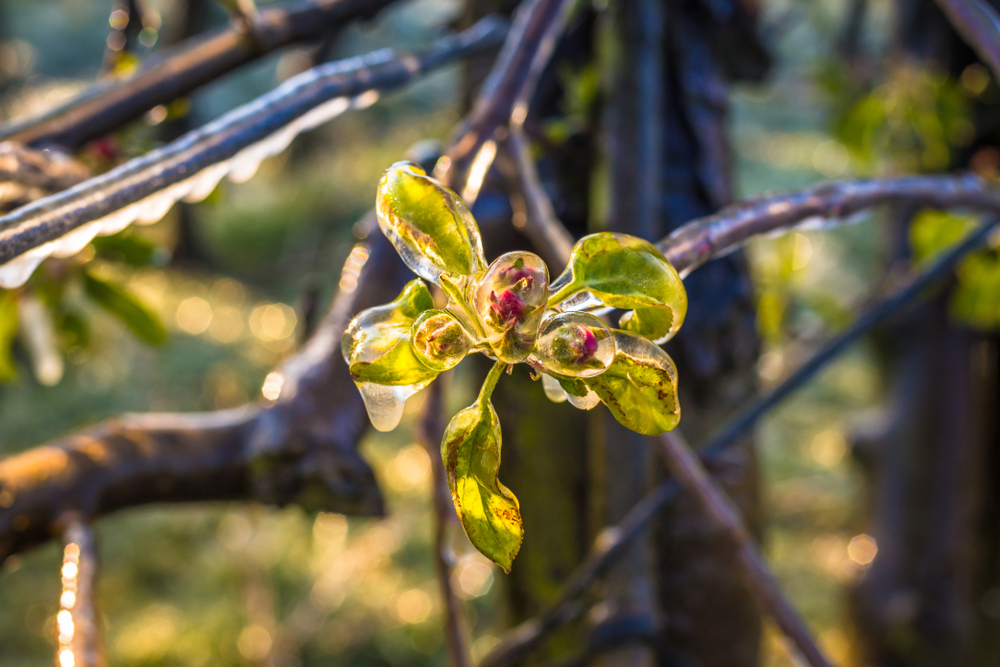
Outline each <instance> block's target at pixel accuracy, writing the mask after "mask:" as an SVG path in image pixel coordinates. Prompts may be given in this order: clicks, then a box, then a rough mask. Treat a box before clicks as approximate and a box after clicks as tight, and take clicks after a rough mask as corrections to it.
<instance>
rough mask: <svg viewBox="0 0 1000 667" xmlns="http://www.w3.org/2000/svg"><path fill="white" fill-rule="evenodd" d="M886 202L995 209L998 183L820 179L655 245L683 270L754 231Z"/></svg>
mask: <svg viewBox="0 0 1000 667" xmlns="http://www.w3.org/2000/svg"><path fill="white" fill-rule="evenodd" d="M889 203H907V204H914V205H922V206H927V207H930V208H937V209H963V208H964V209H971V210H976V211H983V212H993V213H996V212H1000V188H997V187H996V186H994V185H992V184H991V183H989V182H988V181H986V180H984V179H982V178H979V177H977V176H973V175H971V174H969V175H962V176H902V177H899V178H887V179H872V180H860V181H840V182H835V183H821V184H820V185H815V186H812V187H809V188H805V189H803V190H796V191H794V192H789V193H785V194H780V195H770V196H765V197H759V198H757V199H751V200H747V201H745V202H741V203H739V204H734V205H733V206H728V207H726V208H724V209H723V210H722V211H720V212H718V213H715V214H713V215H710V216H707V217H704V218H699V219H697V220H693V221H691V222H689V223H687V224H686V225H684V226H683V227H680V228H679V229H677V230H676V231H674V232H673V233H672V234H671V235H670V236H668V237H667V238H665V239H663V240H662V241H660V242H659V243H658V244H657V246H658V247H659V248H660V250H662V251H663V253H664V254H665V255H666V256H667V259H669V260H670V262H671V263H672V264H673V265H674V266H675V267H676V268H677V270H678V271H680V273H681V275H682V276H686V275H687V274H689V273H691V272H692V271H693V270H695V269H696V268H698V267H699V266H701V265H702V264H704V263H705V262H707V261H709V260H711V259H715V258H716V257H722V256H723V255H726V254H728V253H730V252H733V251H734V250H736V249H737V248H739V247H741V246H742V245H743V244H744V243H746V241H747V240H749V239H750V238H752V237H754V236H758V235H760V234H770V233H773V232H778V231H785V230H789V229H792V228H794V227H796V226H807V225H809V224H810V223H814V222H818V223H819V225H820V226H822V227H825V226H827V225H830V226H832V225H838V224H843V223H844V222H847V221H848V220H849V218H850V217H851V216H852V215H854V214H856V213H858V212H861V211H864V210H865V209H869V208H871V207H873V206H879V205H881V204H889Z"/></svg>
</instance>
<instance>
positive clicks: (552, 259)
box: [504, 123, 573, 275]
mask: <svg viewBox="0 0 1000 667" xmlns="http://www.w3.org/2000/svg"><path fill="white" fill-rule="evenodd" d="M504 147H505V149H506V150H507V153H508V154H509V156H510V158H511V162H512V163H513V165H514V171H515V172H516V179H515V180H516V185H517V189H518V191H519V192H520V193H521V196H522V197H523V198H524V204H525V209H526V211H525V220H524V225H523V226H521V227H519V229H520V230H521V231H523V232H524V234H525V236H527V237H528V238H529V239H530V240H531V242H532V243H533V244H534V246H535V247H536V248H537V249H538V251H539V253H540V254H541V255H542V257H543V258H544V259H545V261H546V263H547V264H548V265H549V266H550V267H551V269H552V271H553V274H554V275H555V274H557V273H558V272H559V270H561V269H562V267H564V266H566V264H568V263H569V255H570V251H571V250H572V248H573V235H572V234H570V233H569V230H568V229H566V227H564V226H563V224H562V222H560V221H559V218H558V217H557V216H556V212H555V209H554V208H553V207H552V201H551V200H550V199H549V196H548V194H546V192H545V188H544V187H543V186H542V183H541V179H540V178H539V177H538V170H537V169H536V168H535V161H534V160H533V159H532V158H531V153H530V150H529V148H528V138H527V137H526V136H525V135H524V129H523V127H522V126H521V125H520V124H518V123H511V125H510V127H509V131H508V133H507V140H506V141H505V142H504Z"/></svg>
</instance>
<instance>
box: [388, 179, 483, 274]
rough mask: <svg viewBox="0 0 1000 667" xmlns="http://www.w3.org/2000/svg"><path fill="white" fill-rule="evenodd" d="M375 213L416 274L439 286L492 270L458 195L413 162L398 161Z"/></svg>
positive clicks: (477, 228) (476, 231)
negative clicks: (443, 280)
mask: <svg viewBox="0 0 1000 667" xmlns="http://www.w3.org/2000/svg"><path fill="white" fill-rule="evenodd" d="M375 212H376V213H377V215H378V224H379V227H380V228H381V229H382V233H383V234H385V236H386V238H388V239H389V241H391V242H392V245H393V246H394V247H395V248H396V252H398V253H399V256H400V257H402V258H403V261H404V262H405V263H406V265H407V266H408V267H410V270H411V271H413V272H414V273H416V274H417V275H418V276H420V277H421V278H424V279H426V280H430V281H431V282H434V283H437V282H439V279H440V277H441V275H442V274H457V275H461V276H469V275H472V274H474V273H478V272H479V271H482V270H483V269H485V268H486V256H485V255H484V254H483V241H482V238H480V235H479V226H478V225H477V224H476V221H475V219H474V218H473V217H472V213H470V212H469V209H468V208H467V207H466V206H465V203H464V202H463V201H462V200H461V198H460V197H459V196H458V195H456V194H455V193H454V192H452V191H451V190H449V189H448V188H446V187H445V186H443V185H442V184H441V183H439V182H438V181H436V180H434V179H433V178H431V177H430V176H428V175H427V172H425V171H424V170H423V169H421V168H420V167H419V166H417V165H415V164H413V163H411V162H397V163H396V164H394V165H392V166H391V167H389V168H388V169H386V171H385V174H384V175H383V176H382V180H381V181H379V184H378V192H377V194H376V197H375Z"/></svg>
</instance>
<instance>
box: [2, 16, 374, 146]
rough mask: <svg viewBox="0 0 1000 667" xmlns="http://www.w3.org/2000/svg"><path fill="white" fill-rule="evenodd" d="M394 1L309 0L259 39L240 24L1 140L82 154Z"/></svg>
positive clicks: (10, 128) (261, 30) (263, 21)
mask: <svg viewBox="0 0 1000 667" xmlns="http://www.w3.org/2000/svg"><path fill="white" fill-rule="evenodd" d="M391 2H392V0H303V1H301V2H295V3H288V4H287V5H283V6H281V7H273V8H268V9H265V10H263V11H261V12H260V14H259V15H258V20H257V21H256V22H255V26H256V35H257V38H256V39H255V40H250V39H247V35H246V33H245V32H244V29H243V28H242V26H238V25H231V26H229V27H227V28H224V29H222V30H220V31H219V32H216V33H213V34H212V35H209V36H207V37H196V38H192V39H190V40H187V41H185V42H183V43H181V44H178V45H177V46H175V47H173V48H170V49H168V50H165V51H164V52H163V53H162V54H158V55H155V56H151V57H150V58H148V59H147V60H146V61H145V63H144V64H143V66H142V68H140V69H139V70H138V71H137V72H136V73H135V74H134V75H132V76H130V77H125V78H115V79H113V80H107V81H103V82H101V83H98V84H95V85H94V86H93V87H91V88H89V89H88V90H85V91H84V92H83V93H81V94H80V95H78V96H77V97H75V98H74V99H72V100H70V101H69V102H67V103H66V104H64V105H62V106H60V107H58V108H57V109H55V110H54V111H52V112H50V113H47V114H45V115H44V116H42V117H39V118H30V119H24V120H21V119H18V120H15V121H12V122H10V123H7V124H5V125H0V140H2V139H11V140H16V141H20V142H22V143H25V144H30V145H32V146H46V145H50V144H58V145H61V146H64V147H66V148H77V147H79V146H81V145H82V144H84V143H86V142H87V141H90V140H91V139H96V138H97V137H100V136H102V135H105V134H107V133H108V132H111V131H113V130H115V129H117V128H119V127H121V126H122V125H123V124H124V123H127V122H128V121H130V120H134V119H135V118H138V117H139V116H141V115H142V114H144V113H145V112H147V111H148V110H150V109H152V108H153V107H155V106H157V105H159V104H166V103H168V102H170V101H172V100H175V99H177V98H178V97H184V96H185V95H187V94H189V93H190V92H191V91H193V90H195V89H196V88H198V87H200V86H202V85H204V84H206V83H209V82H211V81H214V80H215V79H218V78H219V77H221V76H222V75H224V74H226V73H228V72H231V71H233V70H234V69H236V68H238V67H240V66H242V65H244V64H246V63H249V62H251V61H253V60H256V59H257V58H260V57H261V56H264V55H266V54H268V53H272V52H274V51H276V50H277V49H280V48H282V47H284V46H288V45H289V44H293V43H296V42H301V41H306V40H310V39H314V38H316V37H319V36H320V35H322V34H323V33H324V32H325V31H327V30H328V29H329V28H332V27H336V26H340V25H346V24H347V23H349V22H351V21H354V20H357V19H360V18H370V17H372V16H374V15H375V14H377V13H378V12H379V11H380V10H382V9H383V8H384V7H385V6H386V5H388V4H390V3H391Z"/></svg>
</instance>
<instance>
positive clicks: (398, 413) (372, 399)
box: [358, 382, 417, 432]
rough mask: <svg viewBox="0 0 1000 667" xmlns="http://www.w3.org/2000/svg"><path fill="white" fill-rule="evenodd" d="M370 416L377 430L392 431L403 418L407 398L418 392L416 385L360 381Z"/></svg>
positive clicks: (362, 395)
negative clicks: (400, 385) (390, 384)
mask: <svg viewBox="0 0 1000 667" xmlns="http://www.w3.org/2000/svg"><path fill="white" fill-rule="evenodd" d="M358 390H359V391H360V392H361V398H363V399H364V401H365V409H366V410H368V418H369V419H370V420H371V422H372V426H374V427H375V430H377V431H383V432H385V431H391V430H392V429H394V428H396V427H397V426H398V425H399V421H400V420H401V419H402V418H403V408H404V407H405V406H406V399H408V398H409V397H410V396H413V395H414V394H415V393H417V389H416V388H414V387H390V386H386V385H382V384H375V383H374V382H359V383H358Z"/></svg>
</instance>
